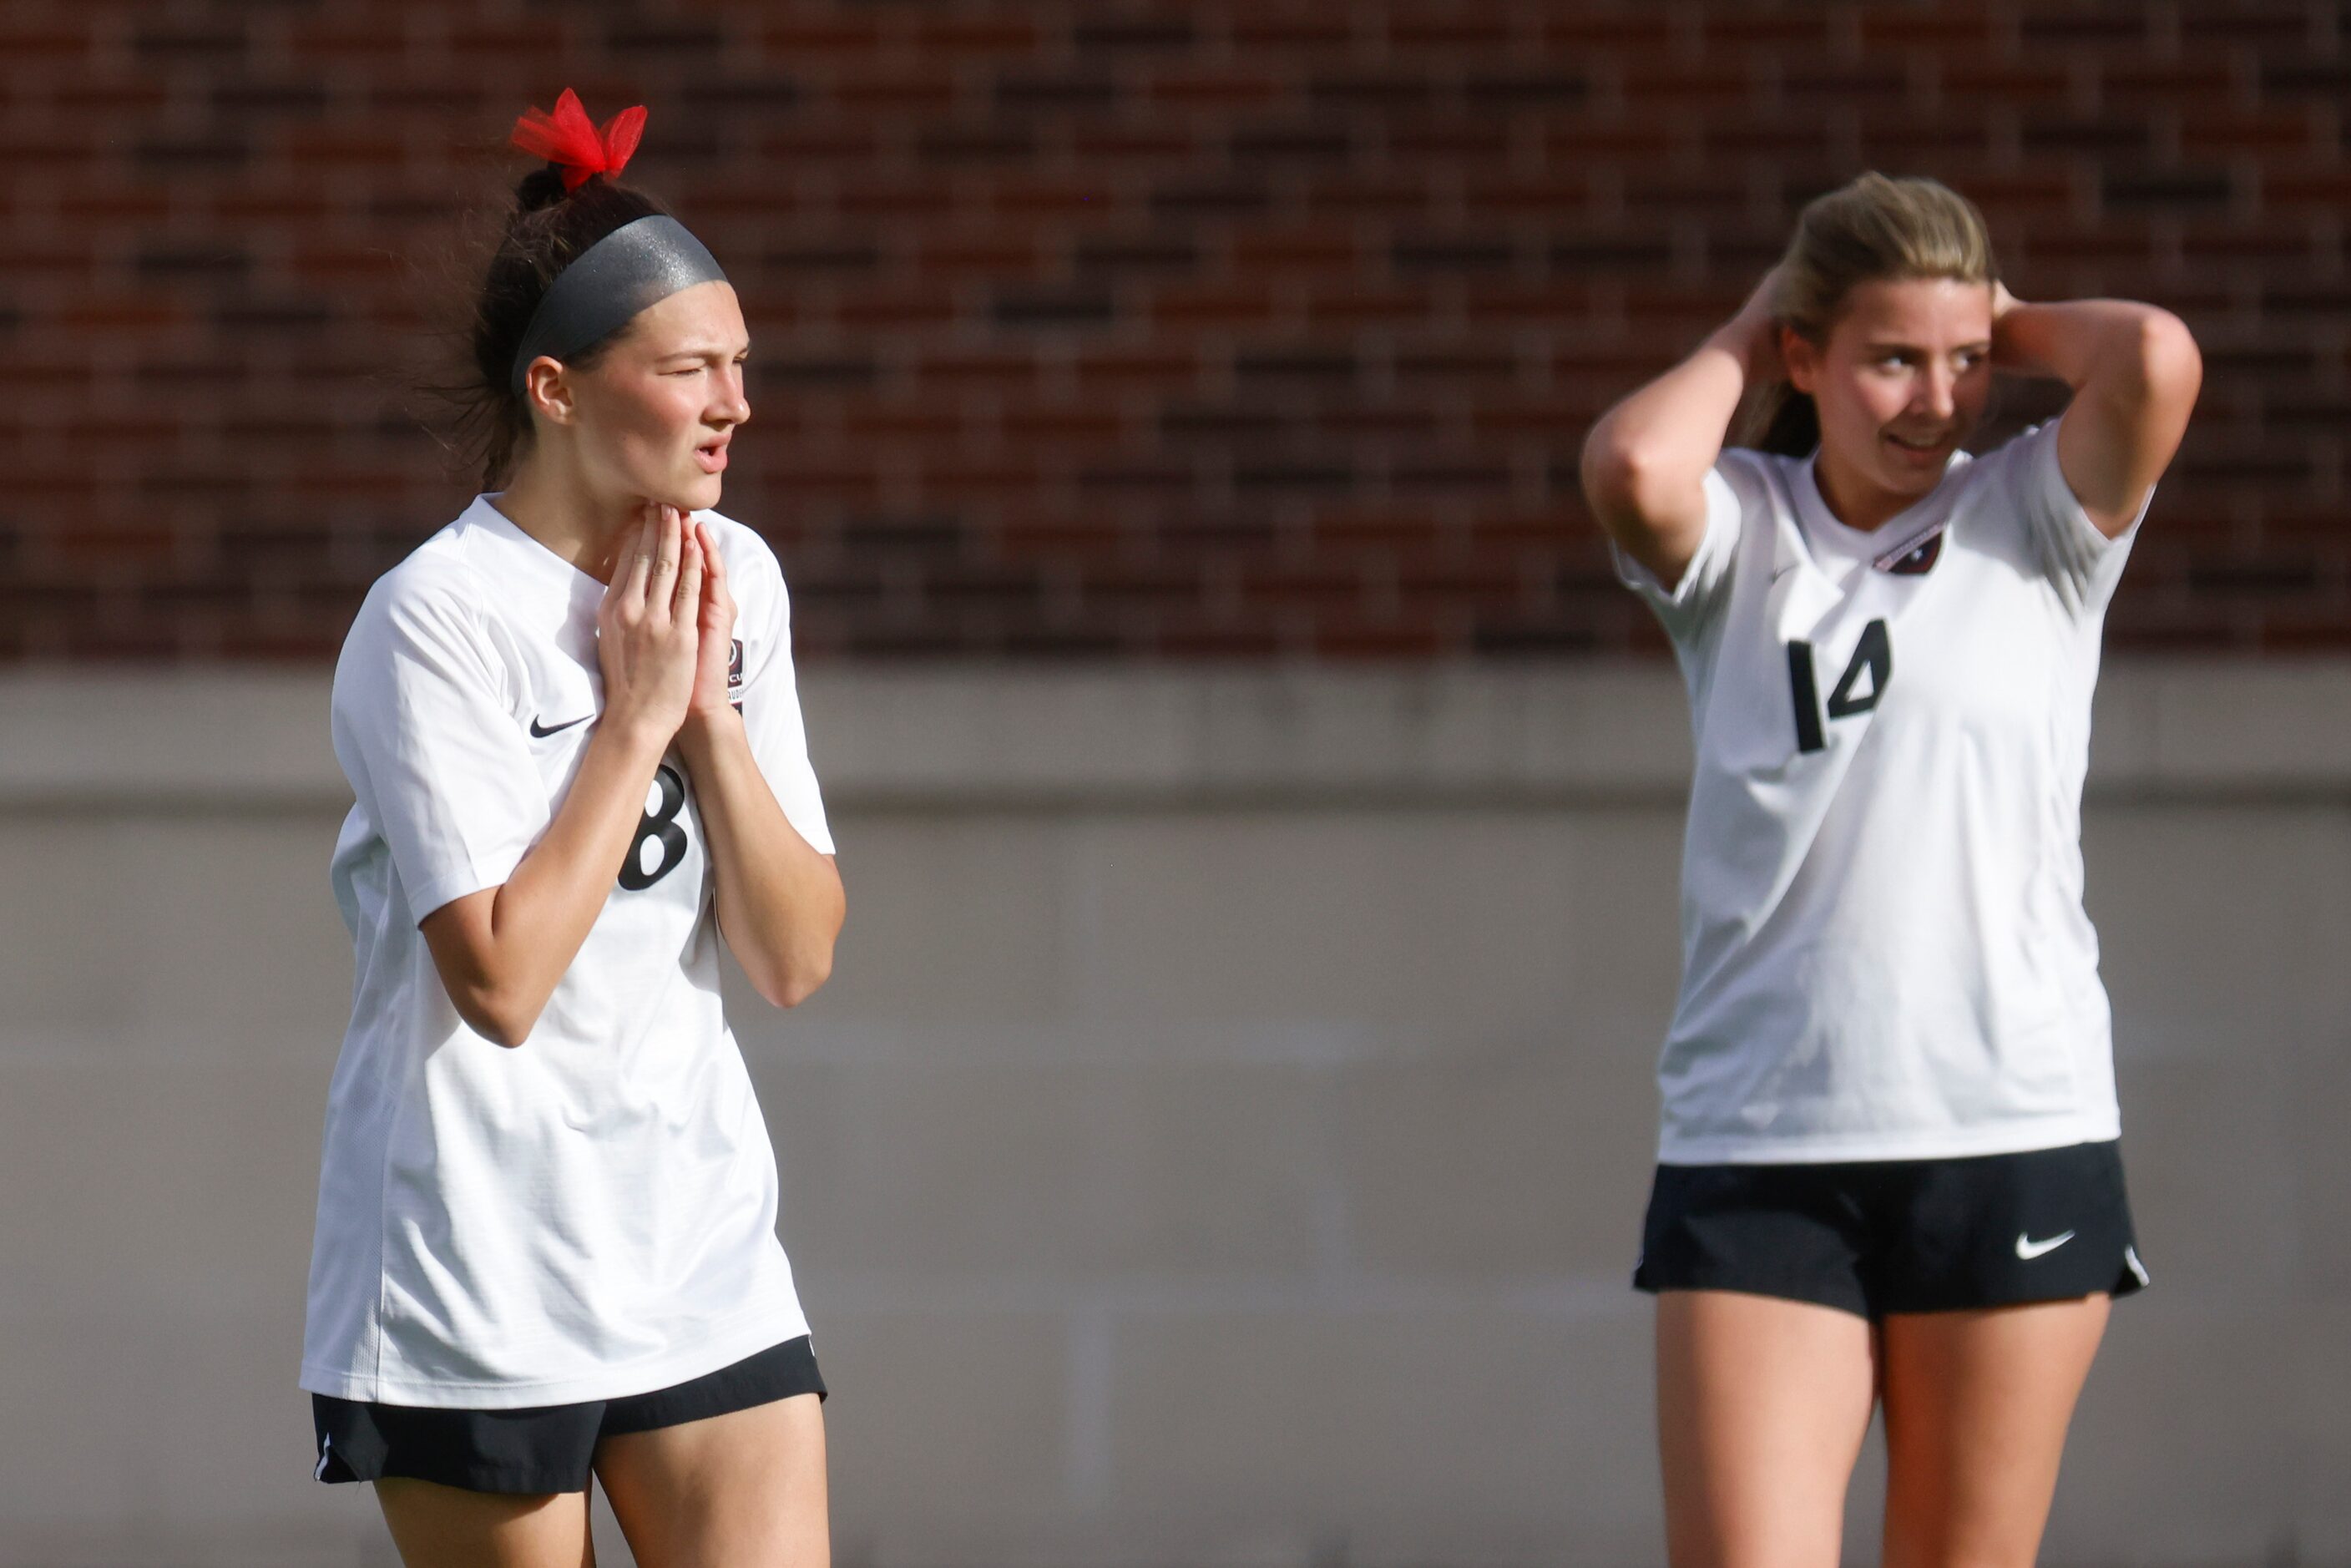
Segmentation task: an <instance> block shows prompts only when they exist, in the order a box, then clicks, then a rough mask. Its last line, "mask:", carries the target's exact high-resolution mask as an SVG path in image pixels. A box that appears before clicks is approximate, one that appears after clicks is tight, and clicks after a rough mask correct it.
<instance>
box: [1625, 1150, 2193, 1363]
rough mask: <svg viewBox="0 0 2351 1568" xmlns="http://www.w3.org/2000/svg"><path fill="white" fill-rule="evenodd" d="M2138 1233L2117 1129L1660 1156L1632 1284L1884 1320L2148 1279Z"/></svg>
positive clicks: (2135, 1284) (2109, 1288) (2120, 1288)
mask: <svg viewBox="0 0 2351 1568" xmlns="http://www.w3.org/2000/svg"><path fill="white" fill-rule="evenodd" d="M2136 1240H2137V1239H2136V1237H2135V1236H2134V1235H2133V1233H2132V1230H2131V1217H2130V1203H2129V1200H2128V1199H2127V1198H2126V1197H2125V1196H2124V1192H2123V1160H2122V1149H2121V1146H2120V1145H2117V1144H2114V1143H2103V1144H2074V1145H2069V1146H2067V1147H2064V1148H2057V1149H2034V1150H2032V1151H2030V1152H2028V1153H2024V1154H2015V1155H1976V1156H1973V1157H1971V1158H1967V1159H1954V1160H1872V1161H1866V1162H1855V1163H1850V1164H1844V1165H1773V1166H1658V1167H1657V1179H1656V1186H1654V1187H1653V1188H1652V1189H1651V1190H1650V1194H1649V1213H1648V1218H1647V1219H1646V1221H1644V1223H1643V1225H1642V1227H1641V1260H1640V1262H1639V1263H1638V1264H1637V1265H1636V1266H1635V1268H1634V1270H1633V1284H1634V1287H1635V1289H1637V1290H1643V1291H1651V1292H1655V1291H1744V1292H1746V1293H1747V1294H1749V1295H1756V1296H1780V1297H1783V1298H1785V1299H1786V1300H1789V1301H1816V1302H1818V1303H1820V1304H1821V1305H1822V1306H1824V1307H1835V1308H1838V1309H1840V1310H1842V1311H1844V1312H1854V1313H1856V1314H1858V1315H1860V1316H1862V1317H1865V1318H1872V1319H1876V1318H1882V1317H1884V1316H1886V1314H1887V1313H1888V1312H1950V1311H1954V1310H1957V1309H1959V1308H1965V1307H2004V1306H2014V1305H2017V1304H2019V1303H2022V1302H2025V1301H2065V1300H2069V1299H2071V1298H2073V1297H2076V1296H2092V1295H2098V1294H2101V1293H2103V1294H2107V1295H2115V1296H2126V1295H2128V1294H2130V1292H2132V1291H2136V1290H2137V1289H2139V1288H2140V1287H2141V1286H2143V1285H2145V1284H2146V1283H2147V1270H2145V1269H2143V1268H2142V1267H2140V1265H2139V1260H2138V1253H2137V1249H2136Z"/></svg>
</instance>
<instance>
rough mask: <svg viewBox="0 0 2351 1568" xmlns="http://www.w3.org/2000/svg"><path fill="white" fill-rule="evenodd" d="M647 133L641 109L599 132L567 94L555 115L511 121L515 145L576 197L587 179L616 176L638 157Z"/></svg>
mask: <svg viewBox="0 0 2351 1568" xmlns="http://www.w3.org/2000/svg"><path fill="white" fill-rule="evenodd" d="M644 133H645V106H644V105H643V104H642V103H641V104H639V105H637V106H636V107H635V108H634V109H624V110H621V112H620V113H618V114H616V115H614V116H612V118H611V119H610V120H606V121H605V122H604V128H603V130H601V131H599V130H597V129H596V127H595V125H594V123H593V122H591V121H590V120H589V118H588V110H587V109H586V108H585V107H584V106H582V105H581V103H580V95H579V94H578V93H576V92H573V91H572V90H571V89H569V88H568V87H567V88H565V89H563V96H562V97H561V98H559V99H556V100H555V112H554V113H553V114H549V113H548V112H547V110H543V109H533V110H530V112H529V113H528V114H525V115H524V116H522V118H520V119H519V120H516V121H515V128H514V144H515V145H516V146H517V147H519V148H521V149H522V150H523V151H524V152H532V153H536V154H538V156H539V157H541V158H544V159H546V160H547V161H548V162H550V163H553V164H556V165H557V166H558V167H559V168H561V169H562V171H563V188H564V189H565V190H567V191H576V190H578V189H579V188H580V186H581V185H583V184H585V183H587V181H588V176H589V175H590V174H617V173H619V172H621V171H622V169H623V168H625V167H626V166H627V164H628V162H629V159H630V158H631V156H632V155H633V154H634V153H635V152H636V150H637V141H638V139H639V138H640V137H642V136H643V135H644Z"/></svg>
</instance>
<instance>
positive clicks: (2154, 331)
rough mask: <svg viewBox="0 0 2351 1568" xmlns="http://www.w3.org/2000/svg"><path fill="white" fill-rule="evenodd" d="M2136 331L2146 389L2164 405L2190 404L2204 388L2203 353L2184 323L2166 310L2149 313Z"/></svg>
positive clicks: (2194, 336)
mask: <svg viewBox="0 0 2351 1568" xmlns="http://www.w3.org/2000/svg"><path fill="white" fill-rule="evenodd" d="M2147 315H2148V320H2147V324H2146V325H2145V326H2143V327H2142V328H2141V329H2139V362H2140V365H2141V366H2142V373H2143V374H2144V375H2145V377H2146V380H2147V386H2148V387H2149V388H2150V389H2151V390H2152V391H2153V392H2155V394H2156V395H2157V396H2158V397H2159V398H2162V399H2163V400H2164V401H2166V402H2177V403H2179V404H2181V405H2182V406H2183V407H2184V406H2187V405H2190V404H2193V403H2194V402H2195V401H2196V394H2197V392H2199V390H2200V389H2201V388H2202V387H2203V385H2204V352H2203V350H2200V349H2199V348H2198V347H2197V346H2196V335H2195V334H2194V333H2192V332H2190V331H2189V329H2188V323H2187V322H2185V321H2182V320H2181V319H2179V317H2177V316H2174V315H2173V314H2172V313H2171V312H2170V311H2168V310H2151V311H2149V312H2148V313H2147Z"/></svg>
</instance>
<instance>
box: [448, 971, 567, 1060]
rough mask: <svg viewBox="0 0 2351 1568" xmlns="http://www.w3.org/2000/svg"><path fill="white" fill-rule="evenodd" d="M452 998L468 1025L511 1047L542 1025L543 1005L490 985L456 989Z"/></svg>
mask: <svg viewBox="0 0 2351 1568" xmlns="http://www.w3.org/2000/svg"><path fill="white" fill-rule="evenodd" d="M449 999H450V1000H451V1001H452V1002H454V1003H455V1004H456V1008H457V1016H458V1017H459V1018H461V1019H465V1027H466V1028H467V1029H470V1030H473V1031H474V1032H475V1034H478V1035H480V1036H481V1037H482V1038H483V1039H484V1040H488V1041H489V1042H490V1043H491V1044H492V1045H496V1046H500V1047H503V1048H504V1049H506V1050H507V1051H512V1050H514V1049H515V1048H516V1047H517V1046H519V1045H521V1044H522V1043H523V1042H524V1041H525V1040H528V1039H529V1038H530V1031H531V1030H534V1029H536V1028H538V1015H539V1011H540V1008H538V1007H529V1006H527V1005H525V1004H523V1003H522V1002H520V1001H518V1000H517V999H516V998H512V997H507V996H503V995H500V994H499V993H497V992H496V991H494V990H492V989H491V988H488V987H486V986H479V987H467V988H465V989H464V990H463V991H458V990H452V991H451V992H450V994H449ZM544 1005H545V1004H544V1003H542V1004H541V1007H543V1006H544Z"/></svg>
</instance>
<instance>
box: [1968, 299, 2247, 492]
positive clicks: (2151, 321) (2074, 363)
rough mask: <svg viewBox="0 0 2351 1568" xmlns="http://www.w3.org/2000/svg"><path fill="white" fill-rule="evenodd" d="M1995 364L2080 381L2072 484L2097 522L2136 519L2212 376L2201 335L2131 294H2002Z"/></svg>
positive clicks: (2064, 445) (2072, 427)
mask: <svg viewBox="0 0 2351 1568" xmlns="http://www.w3.org/2000/svg"><path fill="white" fill-rule="evenodd" d="M1992 362H1993V364H1994V365H1996V366H1998V367H1999V368H2001V369H2002V370H2008V371H2021V372H2023V373H2025V374H2038V375H2046V376H2054V377H2055V378H2057V379H2058V380H2060V381H2062V382H2065V383H2066V384H2067V385H2068V386H2070V387H2072V388H2073V389H2074V401H2073V403H2072V405H2071V407H2070V408H2069V409H2068V411H2067V413H2066V417H2065V423H2064V426H2063V428H2062V429H2060V431H2059V432H2058V443H2057V455H2058V462H2059V464H2060V465H2061V466H2062V467H2063V469H2064V475H2065V479H2066V482H2067V484H2069V485H2070V486H2072V487H2073V490H2074V496H2075V497H2076V498H2077V499H2078V500H2080V502H2081V503H2082V506H2083V507H2084V509H2085V511H2086V512H2087V513H2088V514H2089V516H2090V518H2091V520H2092V521H2093V522H2094V523H2095V524H2096V525H2097V527H2098V528H2099V529H2100V530H2101V531H2103V532H2105V533H2108V534H2113V533H2116V532H2117V531H2119V530H2120V529H2121V528H2124V527H2126V526H2127V525H2128V524H2129V522H2130V521H2131V519H2132V518H2133V517H2136V516H2137V514H2138V511H2139V509H2140V507H2142V506H2143V505H2144V504H2145V502H2146V499H2147V491H2148V490H2149V488H2150V487H2152V486H2154V484H2155V482H2156V480H2157V479H2158V478H2160V477H2161V476H2162V474H2163V470H2164V468H2165V467H2166V466H2167V465H2168V464H2169V463H2170V461H2171V456H2172V454H2173V453H2174V452H2176V451H2178V450H2179V441H2180V437H2181V436H2182V435H2183V434H2185V433H2186V431H2187V428H2188V416H2189V413H2191V412H2192V411H2193V410H2194V408H2195V405H2196V394H2197V392H2198V390H2199V388H2200V386H2201V385H2202V382H2203V374H2204V366H2203V359H2202V357H2201V355H2200V354H2199V352H2198V351H2197V348H2196V340H2195V339H2194V338H2192V337H2191V336H2189V331H2188V329H2187V327H2186V326H2185V325H2183V324H2182V323H2181V321H2180V319H2179V318H2178V317H2177V316H2174V315H2173V314H2171V312H2169V311H2168V310H2164V309H2160V308H2157V307H2155V306H2152V305H2140V304H2136V303H2134V302H2132V301H2130V300H2126V299H2076V300H2068V301H2064V302H2063V303H2059V304H2053V305H2025V304H2021V303H2011V302H2007V301H2006V300H2004V299H2003V300H2002V301H2001V308H2000V313H1999V315H1998V316H1997V317H1996V318H1995V319H1994V321H1993V324H1992Z"/></svg>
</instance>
